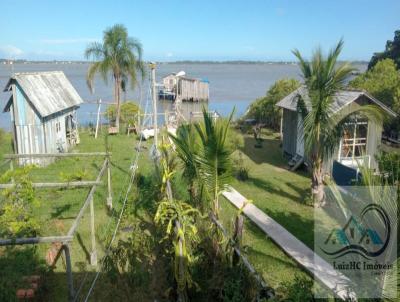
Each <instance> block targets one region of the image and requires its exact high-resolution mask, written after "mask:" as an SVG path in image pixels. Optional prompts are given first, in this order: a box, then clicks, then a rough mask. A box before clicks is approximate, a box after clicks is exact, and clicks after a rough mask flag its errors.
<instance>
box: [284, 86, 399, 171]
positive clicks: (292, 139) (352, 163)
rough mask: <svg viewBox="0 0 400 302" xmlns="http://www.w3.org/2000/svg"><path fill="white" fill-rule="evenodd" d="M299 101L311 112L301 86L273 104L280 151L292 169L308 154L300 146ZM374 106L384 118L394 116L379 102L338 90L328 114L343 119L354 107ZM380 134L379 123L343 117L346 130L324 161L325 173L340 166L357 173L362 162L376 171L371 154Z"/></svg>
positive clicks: (304, 159) (377, 148)
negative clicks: (278, 123)
mask: <svg viewBox="0 0 400 302" xmlns="http://www.w3.org/2000/svg"><path fill="white" fill-rule="evenodd" d="M300 98H301V99H303V100H304V102H305V105H306V111H309V110H311V103H310V100H309V96H308V91H307V88H306V87H305V86H301V87H300V88H298V89H296V90H295V91H294V92H292V93H291V94H289V95H288V96H286V97H285V98H283V99H282V100H280V101H279V102H278V103H277V106H278V107H280V108H282V111H283V113H282V123H281V133H282V135H283V137H282V148H283V152H284V153H285V154H286V155H287V156H289V157H290V158H291V162H292V164H293V166H296V164H297V163H299V164H301V163H303V162H306V163H307V162H308V155H307V154H306V152H305V147H304V136H305V134H304V125H303V120H304V117H303V113H302V110H301V109H300V107H299V106H298V101H299V99H300ZM366 105H376V106H378V107H380V108H381V109H382V110H383V112H385V113H386V114H387V115H388V116H391V117H394V116H396V114H395V113H394V112H393V111H392V110H391V109H389V108H388V107H386V106H385V105H384V104H383V103H382V102H380V101H378V100H377V99H375V98H373V97H372V96H370V95H369V94H367V93H366V92H364V91H359V90H342V91H340V92H338V93H337V94H336V95H335V96H334V97H333V100H332V104H331V112H332V113H331V114H339V115H343V116H346V115H348V114H349V113H351V112H354V110H356V109H357V107H360V106H366ZM381 135H382V123H381V122H380V123H377V122H375V121H372V120H368V119H367V118H366V117H363V116H360V115H357V114H352V115H350V116H349V117H348V118H347V122H346V130H345V132H344V133H343V135H342V138H341V139H340V141H339V142H338V145H337V147H336V149H335V151H334V152H333V154H332V156H331V157H330V158H326V159H325V161H324V163H323V165H324V170H325V171H326V172H327V173H332V174H335V171H334V170H335V168H338V167H341V166H344V167H348V168H351V169H355V170H357V168H358V165H359V164H360V163H363V162H364V163H365V164H366V166H367V167H369V168H371V169H377V168H378V163H377V161H376V158H375V155H376V154H377V153H378V151H379V146H380V144H381Z"/></svg>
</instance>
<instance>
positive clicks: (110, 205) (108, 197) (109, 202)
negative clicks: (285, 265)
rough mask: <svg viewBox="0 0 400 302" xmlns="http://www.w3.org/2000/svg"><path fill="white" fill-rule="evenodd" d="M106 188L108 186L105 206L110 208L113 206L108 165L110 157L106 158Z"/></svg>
mask: <svg viewBox="0 0 400 302" xmlns="http://www.w3.org/2000/svg"><path fill="white" fill-rule="evenodd" d="M107 188H108V196H107V207H108V208H109V209H110V210H111V209H112V207H113V204H112V195H111V167H110V157H108V159H107Z"/></svg>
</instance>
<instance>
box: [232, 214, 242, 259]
mask: <svg viewBox="0 0 400 302" xmlns="http://www.w3.org/2000/svg"><path fill="white" fill-rule="evenodd" d="M242 235H243V215H236V218H235V225H234V233H233V241H234V244H235V247H236V248H237V249H239V250H240V248H241V245H242ZM239 262H240V257H239V255H238V254H237V253H236V252H235V250H233V255H232V264H233V265H237V264H238V263H239Z"/></svg>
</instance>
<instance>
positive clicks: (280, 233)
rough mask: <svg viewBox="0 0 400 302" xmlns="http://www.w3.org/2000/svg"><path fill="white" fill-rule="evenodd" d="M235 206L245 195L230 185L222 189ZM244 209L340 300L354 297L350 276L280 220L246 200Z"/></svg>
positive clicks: (244, 200)
mask: <svg viewBox="0 0 400 302" xmlns="http://www.w3.org/2000/svg"><path fill="white" fill-rule="evenodd" d="M222 195H223V196H225V197H226V199H228V200H229V201H230V202H231V203H232V204H233V205H234V206H236V207H237V208H241V207H242V206H243V204H244V203H245V202H246V200H247V199H246V198H245V197H244V196H243V195H241V194H240V193H239V192H238V191H236V190H235V189H233V188H231V189H230V190H229V191H225V192H223V193H222ZM243 213H244V214H245V215H246V216H247V217H248V218H249V219H250V220H251V221H253V222H254V223H255V224H256V225H257V226H258V227H259V228H260V229H262V230H263V231H264V233H265V234H267V235H268V237H269V238H271V239H272V240H273V241H274V242H275V243H276V244H277V245H279V246H280V247H281V248H282V249H283V250H284V251H285V253H286V254H288V255H289V256H290V257H292V258H293V259H294V260H295V261H296V262H298V263H299V264H300V265H301V266H302V267H304V268H305V269H306V270H307V271H308V272H309V273H311V274H312V275H313V276H314V277H315V278H316V279H318V280H319V281H320V282H322V283H323V284H324V285H325V286H326V287H327V288H329V289H331V290H332V291H333V292H334V293H335V295H336V296H337V297H339V298H341V299H343V300H346V299H349V298H350V299H351V300H356V298H355V297H356V295H355V293H354V292H353V291H351V290H349V287H348V284H350V280H349V279H348V278H347V277H346V276H344V275H343V274H342V273H340V272H338V271H336V270H335V269H334V268H333V267H332V265H331V264H330V263H328V262H327V261H325V260H324V259H322V258H321V257H320V256H318V255H317V254H316V253H314V252H313V251H312V250H311V249H310V248H308V247H307V246H306V245H305V244H304V243H303V242H301V241H300V240H299V239H297V238H296V237H295V236H293V235H292V234H291V233H289V232H288V231H287V230H286V229H285V228H284V227H282V226H281V225H280V224H279V223H277V222H276V221H275V220H273V219H272V218H271V217H269V216H268V215H267V214H265V213H264V212H263V211H261V210H260V209H259V208H257V207H256V206H255V205H253V204H247V205H246V206H245V207H244V210H243Z"/></svg>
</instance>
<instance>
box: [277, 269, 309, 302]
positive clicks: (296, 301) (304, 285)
mask: <svg viewBox="0 0 400 302" xmlns="http://www.w3.org/2000/svg"><path fill="white" fill-rule="evenodd" d="M312 287H313V280H312V279H310V278H306V277H301V276H299V275H295V277H294V281H293V282H285V283H283V291H284V293H285V295H286V298H285V299H283V301H290V302H304V301H310V302H312V301H315V299H314V295H313V292H312Z"/></svg>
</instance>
